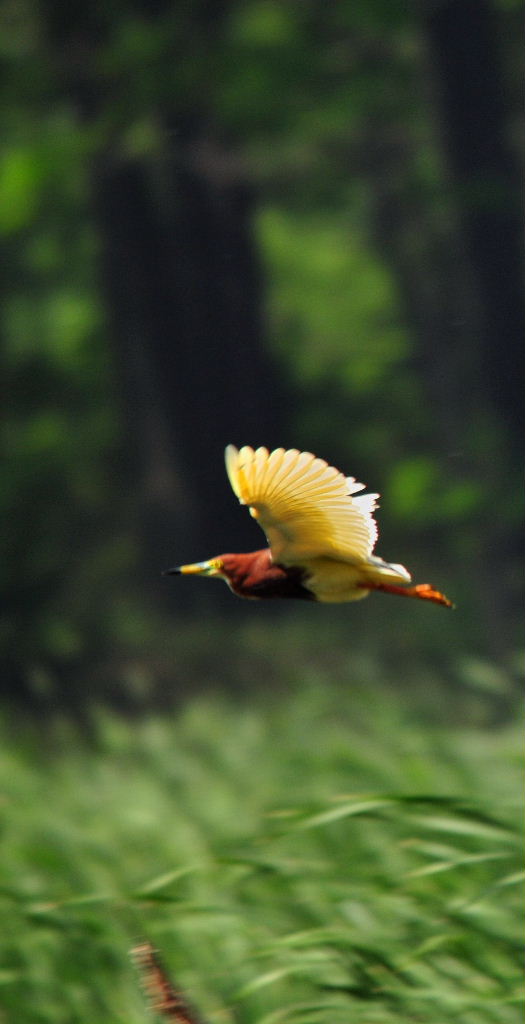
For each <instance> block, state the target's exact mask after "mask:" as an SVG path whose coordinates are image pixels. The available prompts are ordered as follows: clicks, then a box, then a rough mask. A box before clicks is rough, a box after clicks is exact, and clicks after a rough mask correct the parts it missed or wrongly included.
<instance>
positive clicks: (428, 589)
mask: <svg viewBox="0 0 525 1024" xmlns="http://www.w3.org/2000/svg"><path fill="white" fill-rule="evenodd" d="M363 586H364V587H366V589H367V590H383V591H384V592H385V593H386V594H399V596H400V597H419V598H421V600H423V601H433V602H434V604H442V605H444V606H445V608H453V607H454V605H453V604H452V601H449V599H448V597H445V595H444V594H442V593H441V591H439V590H434V587H432V586H431V584H430V583H417V584H416V586H414V587H397V586H396V585H395V584H394V583H364V584H363Z"/></svg>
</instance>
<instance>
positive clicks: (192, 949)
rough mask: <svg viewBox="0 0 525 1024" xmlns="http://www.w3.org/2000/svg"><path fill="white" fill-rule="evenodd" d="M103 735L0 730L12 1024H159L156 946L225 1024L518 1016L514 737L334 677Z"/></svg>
mask: <svg viewBox="0 0 525 1024" xmlns="http://www.w3.org/2000/svg"><path fill="white" fill-rule="evenodd" d="M423 689H424V687H423ZM450 711H451V719H452V720H453V719H454V708H453V707H451V709H450ZM95 732H96V739H95V742H93V741H91V742H84V741H83V739H82V737H81V736H79V735H78V732H77V731H75V729H74V728H73V727H72V726H70V725H68V724H67V723H63V724H62V725H56V724H55V725H54V726H53V728H52V731H51V732H50V733H47V732H46V733H45V734H44V735H40V736H35V733H34V731H32V730H30V729H29V728H25V729H24V730H23V729H21V728H19V730H18V733H17V731H16V729H15V726H14V725H13V723H11V724H10V726H9V727H8V726H7V725H6V726H5V729H4V730H3V738H2V744H1V752H0V770H1V778H2V780H3V782H2V806H1V816H2V826H1V868H0V872H1V876H0V886H1V887H0V899H1V908H2V929H1V935H0V946H1V961H0V1006H1V1007H2V1008H3V1016H2V1013H1V1011H0V1020H1V1021H2V1022H3V1021H6V1022H11V1021H13V1022H14V1021H16V1022H17V1024H26V1022H27V1024H29V1022H31V1024H35V1022H37V1024H39V1022H41V1024H51V1022H52V1024H62V1022H63V1024H66V1022H68V1024H71V1022H73V1021H74V1022H76V1021H78V1022H88V1021H89V1022H90V1024H92V1022H94V1021H96V1022H97V1024H110V1022H111V1024H117V1022H119V1024H120V1022H122V1024H124V1022H126V1024H139V1022H146V1021H148V1020H151V1019H152V1017H151V1013H150V1011H149V1010H148V1009H147V1008H146V1006H145V1003H144V999H143V996H142V993H141V991H140V987H139V985H138V981H137V977H136V973H135V970H134V968H133V966H132V964H131V962H130V959H129V950H130V947H131V946H132V945H134V944H135V943H136V942H138V941H140V940H142V939H148V940H150V941H152V942H153V943H154V944H155V945H156V946H157V947H159V948H160V950H161V951H162V955H163V958H164V961H165V962H166V964H167V966H168V968H169V970H170V972H171V973H172V974H173V976H174V977H175V979H176V980H177V982H178V983H179V985H181V986H182V987H183V988H184V990H185V992H186V994H187V995H188V997H189V999H190V1000H191V1001H192V1002H193V1003H194V1005H196V1006H197V1007H199V1009H200V1011H201V1013H202V1015H203V1017H204V1018H205V1019H206V1020H209V1021H210V1024H215V1022H217V1024H219V1022H222V1024H228V1022H234V1021H235V1022H243V1024H244V1022H246V1024H255V1022H257V1024H279V1022H292V1024H296V1022H302V1024H347V1022H351V1021H355V1022H359V1024H390V1022H394V1021H395V1022H407V1021H414V1022H421V1024H426V1022H429V1024H445V1022H449V1021H458V1022H461V1024H484V1022H487V1024H492V1022H494V1024H512V1022H517V1021H518V1020H520V1019H521V1013H520V1006H519V996H520V982H521V963H520V961H521V946H522V940H521V918H522V903H521V902H520V900H521V896H522V892H521V890H520V886H519V884H518V883H519V881H520V870H521V867H522V864H521V858H520V838H519V833H518V831H517V823H518V813H519V809H520V802H521V792H520V786H519V783H520V755H521V737H520V734H519V733H518V731H517V729H515V728H514V727H512V728H511V727H509V726H505V727H499V728H498V729H490V728H488V727H485V728H484V727H478V728H476V729H473V728H467V727H466V726H465V725H454V726H452V725H445V724H439V723H436V722H434V723H432V722H431V721H425V720H423V719H422V717H421V709H420V708H418V707H417V706H413V700H412V698H411V700H410V702H408V701H407V699H406V696H405V697H403V695H400V694H395V693H392V692H390V693H389V692H388V691H387V690H386V688H385V687H384V686H379V685H373V684H369V685H367V686H364V685H358V686H356V687H353V686H351V685H350V684H349V685H348V686H347V687H345V688H344V689H342V688H338V689H337V690H336V689H335V688H333V687H332V686H330V685H328V683H327V682H326V680H323V679H320V678H317V679H316V680H312V681H311V682H310V683H309V684H308V685H307V686H306V687H305V688H303V689H302V690H300V691H299V692H296V693H294V692H289V693H285V694H282V695H281V696H280V697H278V696H276V694H275V692H272V693H268V694H267V696H266V697H265V696H264V695H262V696H259V697H257V698H254V699H253V700H252V701H251V702H249V703H248V702H246V701H245V702H241V701H239V700H237V701H234V700H231V699H230V700H228V699H227V698H222V697H220V696H217V697H212V696H200V697H196V698H194V699H193V700H191V701H190V702H189V703H188V704H187V706H186V707H185V708H184V709H183V710H182V711H181V712H180V713H179V714H178V715H177V716H175V715H173V716H171V717H170V718H164V719H162V718H161V717H159V716H149V717H146V718H143V719H141V720H139V721H133V722H124V721H122V720H120V719H118V718H117V717H113V716H111V715H109V714H107V713H105V714H102V713H101V714H100V717H99V720H98V722H97V726H96V730H95ZM522 878H523V876H521V880H522Z"/></svg>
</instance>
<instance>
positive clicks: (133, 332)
mask: <svg viewBox="0 0 525 1024" xmlns="http://www.w3.org/2000/svg"><path fill="white" fill-rule="evenodd" d="M136 8H137V10H138V11H140V12H141V17H143V18H147V19H148V20H149V21H150V23H151V26H152V31H153V32H154V34H155V38H156V39H157V45H158V54H157V58H156V59H157V60H158V63H157V65H156V66H155V75H156V79H157V80H158V82H159V84H162V80H163V73H165V71H166V66H167V62H168V63H169V62H171V61H174V62H177V61H179V62H181V61H182V63H183V64H184V61H185V60H186V53H185V51H183V50H182V47H183V46H186V47H188V46H189V42H190V40H192V41H193V42H195V44H196V47H197V52H199V53H201V58H202V55H203V54H205V53H206V52H207V49H210V48H211V49H213V47H214V46H217V45H218V38H219V37H220V30H221V17H222V14H223V7H222V5H211V4H209V3H207V2H203V3H201V4H197V5H196V6H195V8H193V9H192V10H191V11H190V10H189V9H188V10H187V11H186V10H184V11H182V12H181V14H180V23H179V24H178V35H177V32H175V34H174V30H173V25H172V22H171V21H170V19H171V18H172V16H173V15H172V8H171V5H170V4H167V3H166V2H165V0H158V2H157V3H155V4H154V5H151V4H142V3H141V2H140V0H138V2H137V4H136ZM164 17H166V18H168V27H169V31H170V38H172V40H175V39H177V38H178V39H179V44H178V45H180V47H181V52H173V53H172V54H169V55H166V53H165V52H164V49H163V46H162V39H163V34H162V24H163V23H162V19H163V18H164ZM47 27H48V33H49V37H50V39H51V41H52V46H53V50H54V52H55V54H56V57H57V63H58V65H59V66H60V68H61V72H62V76H63V80H64V81H63V88H64V92H65V94H66V95H68V96H69V97H73V98H74V100H75V101H76V103H77V106H78V109H79V113H80V115H81V116H82V118H83V119H84V121H85V122H86V124H100V123H101V122H102V123H103V122H104V118H108V120H109V123H111V118H112V116H113V108H114V105H115V97H114V96H112V95H111V93H110V94H109V96H108V94H107V92H106V88H105V83H104V78H103V76H102V75H101V74H100V63H101V62H102V64H103V62H104V56H105V47H106V46H107V45H109V44H108V40H111V32H112V29H114V25H113V23H112V19H111V16H110V17H109V18H106V17H105V16H104V15H103V14H101V12H96V11H95V12H94V11H93V10H92V9H91V8H90V7H89V6H88V5H84V4H81V5H77V6H76V7H74V8H71V9H69V10H68V12H67V13H66V14H65V15H64V16H63V14H62V8H61V7H60V6H59V5H57V4H52V5H51V7H50V11H49V14H48V26H47ZM176 49H177V47H174V51H175V50H176ZM201 51H202V52H201ZM203 66H205V61H204V65H203ZM203 74H204V72H203ZM183 77H184V75H183ZM173 93H174V95H173V97H172V96H171V95H170V94H169V92H167V93H166V94H164V92H162V91H161V95H162V96H163V99H162V104H163V105H161V107H160V109H159V106H158V101H157V107H156V117H157V129H158V137H159V145H158V147H157V148H156V149H155V152H154V153H153V154H152V155H150V156H149V157H147V158H146V157H133V156H130V155H129V154H128V153H127V152H126V146H125V144H124V143H123V141H122V139H120V138H119V137H118V135H117V137H116V139H115V140H113V141H111V142H110V141H109V140H108V142H107V143H106V144H105V145H103V146H102V151H99V152H98V154H97V157H96V159H95V161H94V164H93V167H92V173H91V191H92V197H93V208H94V212H95V221H96V224H97V225H98V228H99V230H100V236H101V239H102V251H101V267H102V286H103V290H104V294H105V298H106V305H107V310H108V315H109V319H110V322H111V325H112V338H113V342H114V345H115V350H116V366H117V373H118V377H119V384H120V388H121V394H122V398H123V407H124V411H125V420H126V424H125V437H124V447H125V449H126V456H125V459H124V461H123V466H121V469H124V472H123V479H122V484H123V487H125V488H129V492H130V504H132V505H133V506H134V511H131V514H132V515H133V514H134V515H135V519H136V524H137V529H139V530H140V532H141V534H142V550H143V552H144V563H145V566H144V579H145V580H147V579H149V580H150V581H151V586H152V588H153V590H154V591H155V593H157V594H158V592H159V586H158V575H157V573H158V571H159V570H160V569H162V568H164V567H167V566H168V565H169V564H173V562H177V561H190V560H195V559H197V558H204V557H206V556H207V555H213V554H217V553H220V551H223V550H225V549H230V548H234V549H235V548H242V547H243V546H244V545H248V546H250V545H252V546H253V538H254V531H253V526H252V529H250V525H251V524H250V523H249V520H247V518H246V516H240V515H239V517H238V519H237V521H236V520H235V504H234V499H233V497H232V494H231V491H230V489H229V485H228V482H227V480H226V476H225V473H224V464H223V449H224V446H225V445H226V444H227V443H229V442H233V443H235V444H255V445H258V444H266V445H274V444H277V443H282V429H281V427H282V422H283V418H284V417H283V413H282V409H283V403H282V401H281V398H280V389H279V385H278V381H277V379H276V372H275V370H274V368H273V367H272V365H271V362H270V359H269V357H268V356H267V354H266V353H265V351H264V345H263V320H262V312H261V310H262V290H263V289H262V281H261V271H260V267H259V263H258V259H257V249H256V244H255V240H254V236H253V213H254V206H255V203H254V196H253V194H252V192H251V190H250V188H249V187H248V185H247V183H246V181H245V180H244V175H243V170H242V167H241V166H240V165H239V163H236V161H235V160H232V159H231V157H230V155H229V153H228V152H227V150H226V149H225V148H221V145H220V144H219V143H216V142H212V141H211V140H212V138H213V137H214V132H213V129H212V128H211V127H210V122H209V118H208V114H207V110H206V105H207V101H206V98H205V96H204V97H201V96H200V95H199V96H198V97H197V96H196V95H193V94H192V90H191V89H190V90H188V94H186V93H185V91H184V90H182V94H181V95H179V94H177V91H176V90H175V89H174V90H173ZM119 471H120V470H119ZM169 589H170V591H171V593H172V594H174V593H176V592H179V593H180V590H178V591H177V588H174V587H171V588H169ZM183 600H184V602H185V603H187V600H188V597H187V592H186V594H185V596H184V598H183Z"/></svg>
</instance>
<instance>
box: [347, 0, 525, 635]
mask: <svg viewBox="0 0 525 1024" xmlns="http://www.w3.org/2000/svg"><path fill="white" fill-rule="evenodd" d="M474 7H476V13H475V15H474V13H473V11H472V9H473V8H474ZM429 9H430V11H431V13H430V14H429V15H428V18H427V27H428V37H427V39H428V49H429V51H430V60H429V61H428V63H427V64H426V66H425V67H422V68H421V70H420V76H421V77H420V84H421V85H422V86H423V88H426V89H427V90H428V99H429V109H430V110H432V109H435V108H436V107H437V113H436V118H435V119H434V120H433V121H432V125H431V126H429V137H430V138H432V136H434V141H433V143H432V144H433V145H435V147H436V152H437V153H439V154H440V157H441V161H442V162H443V165H444V170H443V172H442V178H441V187H440V188H439V186H438V188H437V189H436V188H434V194H430V193H429V191H428V190H425V186H424V185H423V186H422V182H421V178H420V172H419V169H418V146H419V145H420V142H419V141H418V140H414V139H413V138H412V137H411V133H410V130H408V131H407V130H406V127H405V126H404V125H403V124H401V123H396V124H393V123H392V121H391V120H390V119H389V118H388V114H387V113H385V115H384V116H383V115H382V114H378V116H377V119H376V120H375V121H374V123H373V124H372V123H371V124H370V125H369V131H368V134H367V136H366V140H365V145H364V147H363V161H364V165H365V172H366V175H367V177H368V180H369V181H370V183H371V185H372V189H373V195H374V207H373V208H374V225H373V227H374V232H375V236H376V243H377V245H378V248H379V249H380V250H381V252H383V253H384V254H385V255H386V257H387V259H388V260H389V263H390V265H391V268H392V272H393V274H394V276H395V277H396V278H397V280H398V282H399V286H400V292H401V296H402V299H403V302H404V305H405V310H406V315H407V320H408V322H409V323H411V324H412V325H413V327H414V331H415V338H416V360H417V362H418V364H419V367H420V371H421V378H422V381H423V383H424V387H425V388H426V392H427V395H428V399H429V405H428V421H429V436H431V437H432V436H433V444H434V445H435V451H436V452H438V453H440V461H441V464H442V465H443V466H446V465H448V467H449V474H450V476H451V477H455V478H456V480H457V481H458V482H461V481H464V480H468V479H469V478H470V479H472V481H473V482H475V483H477V485H478V486H479V485H480V484H481V485H482V486H483V487H484V489H485V491H486V494H487V499H488V496H489V495H490V493H498V492H502V493H505V492H507V494H509V493H510V492H511V488H512V486H513V476H514V473H513V466H512V464H511V461H510V459H509V458H508V456H507V452H508V451H510V450H512V449H513V450H514V451H519V450H520V449H519V445H517V444H516V438H517V435H518V433H519V434H520V436H521V432H520V427H521V416H522V410H523V405H522V400H521V388H522V377H521V372H520V371H521V365H522V334H523V320H522V310H523V306H522V295H521V290H520V280H519V273H520V269H519V268H520V262H519V259H518V251H519V245H518V241H517V224H518V218H517V216H516V208H515V201H514V200H515V195H516V193H515V192H514V190H513V186H514V175H513V173H512V168H511V164H510V160H509V158H508V155H507V154H506V153H505V148H504V145H503V141H502V140H503V137H504V133H505V123H504V114H503V107H502V105H501V104H500V95H501V86H500V83H499V79H498V75H497V61H496V55H495V41H494V37H495V35H496V31H495V26H494V25H492V21H491V18H490V17H489V13H490V12H489V10H488V9H487V6H486V4H485V3H484V2H483V0H482V2H481V3H478V0H474V2H473V3H472V4H471V3H469V2H467V3H466V4H465V3H463V2H458V3H456V2H455V0H451V2H446V0H445V2H443V3H440V2H437V3H435V4H431V5H429ZM469 11H470V12H471V14H472V17H469V14H468V12H469ZM491 32H492V36H491ZM473 64H474V65H475V66H472V65H473ZM486 65H488V66H486ZM485 75H486V76H487V77H486V78H485V77H484V76H485ZM493 92H495V95H496V99H494V98H493V95H492V94H493ZM487 508H489V503H488V501H487ZM449 529H450V528H449ZM510 536H512V534H510ZM451 537H453V532H452V535H451ZM508 538H509V530H508V526H507V524H506V523H502V521H501V520H500V518H499V517H498V516H492V515H488V516H487V521H486V523H485V524H484V528H483V529H482V530H477V531H473V534H472V539H471V543H470V549H469V550H468V551H465V550H457V552H456V555H457V557H458V558H460V559H461V561H462V564H463V566H464V567H465V566H467V565H468V564H469V563H470V565H471V566H472V576H473V579H476V580H478V581H479V582H480V583H481V586H480V587H479V588H478V589H477V592H476V593H475V594H474V595H473V596H472V599H473V601H474V602H475V604H476V605H477V609H478V611H477V619H478V623H479V630H480V645H481V646H482V647H483V646H484V641H486V640H488V642H489V645H491V646H492V650H493V653H494V654H496V655H498V654H501V653H503V652H504V651H505V650H506V649H507V650H508V649H509V632H510V633H512V626H511V627H510V629H509V623H512V624H514V623H515V620H516V616H515V610H514V611H513V608H512V604H513V592H514V590H515V589H516V588H519V582H518V581H517V580H516V569H515V566H516V545H517V543H519V542H518V541H517V539H516V538H514V545H513V546H512V544H511V549H510V550H509V544H508ZM450 548H451V553H453V551H454V548H453V544H451V545H450ZM495 552H498V562H499V566H500V569H499V571H500V572H501V573H502V574H503V576H504V578H505V585H501V586H498V585H496V586H495V585H494V557H495ZM511 646H512V644H511Z"/></svg>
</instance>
